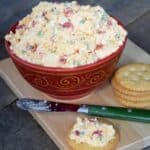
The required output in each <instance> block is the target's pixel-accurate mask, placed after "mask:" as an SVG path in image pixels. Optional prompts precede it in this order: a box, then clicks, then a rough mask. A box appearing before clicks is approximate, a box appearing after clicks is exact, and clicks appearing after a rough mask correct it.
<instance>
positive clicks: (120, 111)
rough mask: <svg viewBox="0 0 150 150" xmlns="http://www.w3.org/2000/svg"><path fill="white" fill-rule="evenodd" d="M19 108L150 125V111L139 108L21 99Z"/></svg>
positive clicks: (18, 104)
mask: <svg viewBox="0 0 150 150" xmlns="http://www.w3.org/2000/svg"><path fill="white" fill-rule="evenodd" d="M16 104H17V106H18V107H19V108H21V109H23V110H27V111H37V112H65V111H71V112H79V113H85V114H88V115H94V116H102V117H108V118H114V119H122V120H130V121H139V122H146V123H150V110H149V109H137V108H124V107H114V106H101V105H89V104H81V105H79V104H68V103H60V102H51V101H46V100H38V99H29V98H21V99H18V101H17V102H16Z"/></svg>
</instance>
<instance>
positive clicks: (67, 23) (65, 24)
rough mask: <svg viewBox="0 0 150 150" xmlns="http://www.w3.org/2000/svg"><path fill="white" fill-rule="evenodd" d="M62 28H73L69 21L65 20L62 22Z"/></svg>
mask: <svg viewBox="0 0 150 150" xmlns="http://www.w3.org/2000/svg"><path fill="white" fill-rule="evenodd" d="M62 26H63V28H73V24H72V23H71V22H65V23H64V24H62Z"/></svg>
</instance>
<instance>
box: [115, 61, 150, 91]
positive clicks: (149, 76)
mask: <svg viewBox="0 0 150 150" xmlns="http://www.w3.org/2000/svg"><path fill="white" fill-rule="evenodd" d="M115 79H116V81H117V82H118V83H119V84H120V85H121V86H123V87H125V88H126V89H128V90H133V91H139V92H143V91H149V92H150V64H144V63H143V64H142V63H137V64H128V65H125V66H123V67H121V68H120V69H118V70H117V71H116V73H115Z"/></svg>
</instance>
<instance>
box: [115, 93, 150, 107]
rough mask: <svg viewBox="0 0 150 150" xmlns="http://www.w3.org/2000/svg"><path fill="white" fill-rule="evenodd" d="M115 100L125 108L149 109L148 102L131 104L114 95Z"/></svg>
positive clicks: (131, 102) (149, 103) (149, 104)
mask: <svg viewBox="0 0 150 150" xmlns="http://www.w3.org/2000/svg"><path fill="white" fill-rule="evenodd" d="M115 99H116V100H117V101H118V102H119V103H120V104H122V105H124V106H126V107H133V108H150V101H146V102H145V101H144V102H133V101H129V100H126V99H123V98H121V97H119V96H118V95H115Z"/></svg>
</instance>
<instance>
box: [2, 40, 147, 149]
mask: <svg viewBox="0 0 150 150" xmlns="http://www.w3.org/2000/svg"><path fill="white" fill-rule="evenodd" d="M132 62H145V63H150V56H149V55H148V54H147V53H145V52H144V51H143V50H141V49H140V48H139V47H138V46H136V45H135V44H133V43H132V42H131V41H130V40H128V41H127V45H126V47H125V50H124V52H123V54H122V57H121V59H120V62H119V64H118V67H119V66H122V65H124V64H128V63H132ZM0 76H1V77H2V78H3V79H4V80H5V82H6V83H7V84H8V86H9V87H10V88H11V89H12V90H13V92H14V93H15V94H16V95H17V96H18V97H30V98H39V99H46V100H53V101H56V99H53V98H51V97H49V96H47V95H46V94H44V93H42V92H40V91H38V90H36V89H34V88H33V87H31V86H30V85H29V84H28V83H27V82H26V81H25V80H24V79H23V78H22V76H21V75H20V74H19V72H18V71H17V69H16V67H15V66H14V64H13V63H12V61H11V60H10V58H9V59H6V60H3V61H1V62H0ZM75 103H88V104H100V105H113V106H118V104H117V103H116V101H115V100H114V98H113V93H112V88H111V85H110V83H109V82H108V83H107V84H106V85H105V86H103V87H102V88H97V89H96V90H95V91H93V92H92V93H91V94H90V95H88V96H87V97H85V98H82V99H79V100H77V101H76V102H75ZM31 114H32V115H33V117H34V118H35V119H36V120H37V121H38V123H39V124H40V125H41V126H42V128H43V129H44V130H45V132H46V133H47V134H48V135H49V136H50V137H51V138H52V139H53V141H54V142H55V143H56V144H57V146H58V147H59V148H60V149H61V150H70V148H69V146H68V144H67V142H66V139H65V137H66V136H67V132H68V130H69V128H70V127H71V125H72V124H73V123H74V122H75V120H76V117H77V116H79V115H81V114H77V113H70V112H64V113H31ZM109 120H111V122H113V123H114V124H115V125H116V127H117V128H118V129H119V131H120V142H119V145H118V150H129V149H130V150H140V149H141V148H143V147H146V146H148V145H150V124H146V123H137V122H129V121H122V120H115V119H109ZM33 138H34V137H33Z"/></svg>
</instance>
